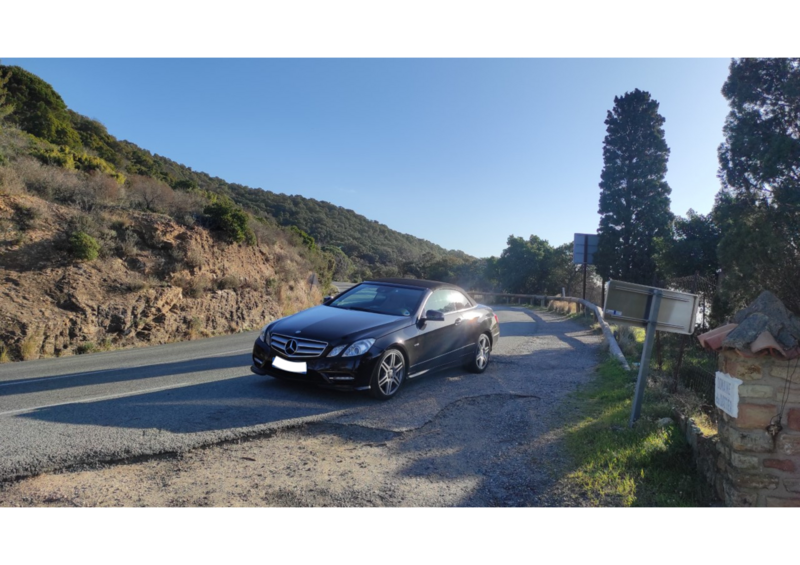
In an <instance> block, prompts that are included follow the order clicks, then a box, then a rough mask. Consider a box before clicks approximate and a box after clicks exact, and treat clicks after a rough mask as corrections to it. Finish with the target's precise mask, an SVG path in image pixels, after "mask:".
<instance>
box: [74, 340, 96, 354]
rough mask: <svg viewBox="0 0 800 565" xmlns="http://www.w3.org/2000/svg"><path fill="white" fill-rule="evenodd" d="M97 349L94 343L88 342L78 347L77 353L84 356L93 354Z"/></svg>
mask: <svg viewBox="0 0 800 565" xmlns="http://www.w3.org/2000/svg"><path fill="white" fill-rule="evenodd" d="M96 349H97V348H96V347H95V345H94V343H92V342H91V341H87V342H86V343H82V344H80V345H79V346H78V347H76V348H75V353H77V354H78V355H83V354H84V353H91V352H92V351H95V350H96Z"/></svg>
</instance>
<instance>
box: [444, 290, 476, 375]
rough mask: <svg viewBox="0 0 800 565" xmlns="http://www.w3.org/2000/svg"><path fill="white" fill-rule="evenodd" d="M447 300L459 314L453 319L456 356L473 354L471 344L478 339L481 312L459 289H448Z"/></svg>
mask: <svg viewBox="0 0 800 565" xmlns="http://www.w3.org/2000/svg"><path fill="white" fill-rule="evenodd" d="M447 300H448V302H449V304H451V307H452V308H454V310H455V313H456V314H457V316H455V320H454V321H453V325H454V332H453V347H454V357H455V358H457V359H460V358H462V357H464V356H467V355H471V354H472V351H473V348H472V347H471V346H472V345H473V344H474V343H475V342H476V341H477V340H478V333H479V326H478V321H479V320H478V319H479V318H480V314H479V313H478V312H477V311H476V308H475V307H474V305H473V304H472V302H471V301H470V300H469V299H468V298H467V297H466V296H465V295H464V294H462V293H461V292H459V291H457V290H450V291H448V299H447Z"/></svg>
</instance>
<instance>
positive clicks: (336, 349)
mask: <svg viewBox="0 0 800 565" xmlns="http://www.w3.org/2000/svg"><path fill="white" fill-rule="evenodd" d="M345 347H347V344H345V345H337V346H336V347H334V348H333V349H331V352H330V353H328V357H336V356H337V355H339V354H340V353H341V352H342V349H344V348H345Z"/></svg>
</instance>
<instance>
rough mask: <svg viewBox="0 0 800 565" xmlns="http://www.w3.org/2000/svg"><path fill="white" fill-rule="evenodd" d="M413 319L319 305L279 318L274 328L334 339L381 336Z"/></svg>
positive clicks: (408, 323) (279, 330) (406, 324)
mask: <svg viewBox="0 0 800 565" xmlns="http://www.w3.org/2000/svg"><path fill="white" fill-rule="evenodd" d="M413 323H414V321H413V320H412V319H411V318H410V317H401V316H389V315H386V314H376V313H374V312H361V311H358V310H345V309H343V308H335V307H333V306H315V307H313V308H309V309H308V310H303V311H302V312H298V313H297V314H294V315H292V316H289V317H288V318H284V319H282V320H278V321H277V322H276V323H275V324H274V325H273V326H272V328H270V332H271V333H278V334H283V335H289V336H297V337H306V338H308V339H316V340H320V341H326V342H328V343H333V342H337V341H350V340H354V339H363V338H367V337H374V338H378V337H381V336H383V335H385V334H387V333H389V332H392V331H395V330H399V329H400V328H404V327H406V326H410V325H411V324H413Z"/></svg>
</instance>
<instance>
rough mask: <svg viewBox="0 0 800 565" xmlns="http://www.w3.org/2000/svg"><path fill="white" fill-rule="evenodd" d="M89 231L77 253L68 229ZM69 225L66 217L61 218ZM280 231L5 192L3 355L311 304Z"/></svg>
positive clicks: (88, 347)
mask: <svg viewBox="0 0 800 565" xmlns="http://www.w3.org/2000/svg"><path fill="white" fill-rule="evenodd" d="M76 225H78V226H83V227H81V230H82V231H85V232H91V233H94V235H95V239H96V241H98V242H99V250H98V255H99V256H98V257H97V258H96V259H94V260H88V261H87V260H83V261H81V260H77V259H75V257H74V254H71V253H70V249H69V241H68V239H67V238H68V234H69V233H70V230H71V231H72V232H73V233H74V231H75V229H76V228H75V227H74V226H76ZM67 226H73V227H71V228H69V229H68V228H67ZM313 280H315V278H314V277H313V275H312V272H311V267H310V264H309V263H308V261H306V260H304V259H303V258H302V257H301V256H300V255H298V253H297V251H296V248H294V247H292V245H291V244H290V243H289V242H287V241H286V240H285V239H281V238H280V237H277V236H276V237H275V239H274V240H273V241H261V242H260V243H258V244H257V245H250V246H248V245H242V244H235V243H234V244H231V243H227V242H226V241H224V240H223V239H222V238H220V236H219V235H218V234H217V233H215V232H214V231H210V230H209V229H207V228H205V227H202V226H200V225H192V222H184V223H178V222H176V221H175V220H174V219H172V218H170V217H169V216H166V215H162V214H154V213H146V212H136V211H131V210H122V209H119V210H115V209H114V208H113V207H111V208H107V209H103V210H102V211H97V210H95V211H93V212H92V213H90V214H87V213H86V212H85V211H81V210H78V209H75V208H73V207H68V206H61V205H59V204H56V203H53V202H50V201H47V200H43V199H40V198H38V197H36V196H32V195H28V194H16V195H9V194H6V195H2V194H0V357H2V358H3V360H6V361H7V360H17V359H34V358H38V357H40V356H58V355H65V354H67V355H68V354H74V353H84V352H89V351H93V350H98V349H108V348H117V347H128V346H135V345H139V344H157V343H165V342H169V341H175V340H182V339H194V338H197V337H201V336H210V335H215V334H222V333H231V332H237V331H243V330H248V329H256V328H259V327H261V326H262V325H263V324H265V323H267V322H268V321H270V320H272V319H275V318H276V317H280V316H283V315H287V314H290V313H293V312H295V311H297V310H300V309H303V308H307V307H309V306H312V305H314V304H318V303H319V302H320V300H321V297H322V292H321V289H320V288H319V287H318V286H317V285H315V284H313V283H311V282H310V281H313Z"/></svg>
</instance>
